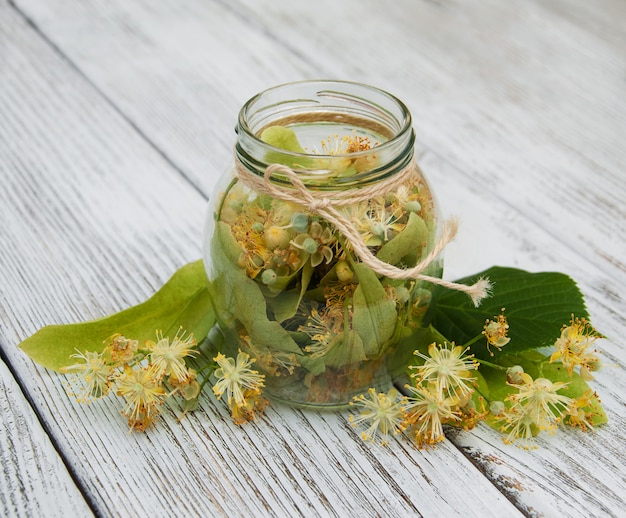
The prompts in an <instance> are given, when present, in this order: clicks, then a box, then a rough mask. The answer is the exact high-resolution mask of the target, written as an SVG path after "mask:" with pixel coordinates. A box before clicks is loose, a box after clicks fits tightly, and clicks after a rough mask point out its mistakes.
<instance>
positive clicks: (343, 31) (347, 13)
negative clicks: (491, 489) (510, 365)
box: [18, 0, 626, 516]
mask: <svg viewBox="0 0 626 518" xmlns="http://www.w3.org/2000/svg"><path fill="white" fill-rule="evenodd" d="M18 4H19V6H20V7H21V8H23V9H24V11H25V12H26V13H27V14H28V15H29V16H31V17H32V19H33V20H35V22H36V23H37V24H38V26H40V27H41V29H42V30H43V31H44V32H45V33H46V34H47V35H48V37H49V38H51V40H52V41H54V42H55V44H57V45H59V47H60V48H61V49H62V50H63V52H64V53H65V54H66V55H67V56H68V57H69V58H70V59H71V60H72V61H73V62H74V63H75V64H76V65H77V66H78V67H79V68H80V70H81V71H83V72H84V73H85V74H86V75H87V76H88V77H89V78H90V80H91V81H92V82H93V83H94V84H96V85H97V86H98V88H100V89H102V91H103V92H105V94H106V96H107V97H108V98H109V99H110V100H111V102H112V103H114V104H115V105H116V106H119V107H120V109H121V110H122V111H123V112H124V113H125V114H128V116H129V117H130V119H131V120H132V121H133V122H134V124H136V125H137V126H138V127H140V128H141V131H142V132H143V133H144V134H145V135H147V136H149V138H151V139H152V140H153V141H155V142H158V145H159V147H160V148H162V149H164V150H165V152H166V154H167V155H168V156H169V157H172V160H173V161H174V162H175V163H180V164H183V163H184V164H186V167H185V171H186V174H187V175H188V176H189V177H190V178H200V180H195V183H196V184H197V185H200V186H201V189H202V190H204V192H207V193H208V192H209V191H210V188H211V185H212V184H210V183H209V182H206V181H205V178H204V177H202V176H199V175H202V174H203V173H204V162H203V161H204V160H206V158H207V157H213V158H215V160H214V163H221V162H222V161H223V160H222V157H223V152H222V151H220V150H216V147H215V146H214V144H215V143H217V142H220V143H221V142H222V141H221V140H220V137H219V136H215V137H214V139H215V140H213V139H208V140H210V141H211V142H207V143H206V144H205V143H203V146H205V147H203V148H198V147H197V144H196V143H197V140H195V139H194V137H192V136H186V137H185V139H184V141H183V140H182V139H181V135H182V134H187V132H190V133H197V132H198V131H199V132H200V133H199V134H200V135H203V136H205V135H212V134H213V133H214V132H215V131H216V128H215V127H214V125H213V124H214V121H213V120H209V119H206V118H205V119H203V117H204V114H203V113H202V111H200V112H198V113H197V114H193V113H192V114H190V113H189V112H188V111H185V110H179V109H178V101H172V100H177V99H180V98H184V99H185V103H189V104H191V105H196V106H210V107H211V108H210V109H209V110H208V111H209V112H211V113H214V112H216V113H217V111H218V110H219V106H216V105H217V104H219V103H221V102H223V99H222V96H223V95H224V92H223V91H220V93H219V94H215V97H214V98H213V100H212V101H211V100H208V101H207V98H206V97H203V96H202V95H199V94H198V93H197V91H198V90H200V91H210V90H211V89H213V88H216V87H217V88H218V89H220V88H224V85H225V77H224V76H223V75H220V76H219V77H215V76H214V75H211V74H209V73H208V70H210V69H211V67H215V68H216V70H219V71H220V73H224V72H225V71H226V72H227V73H228V74H231V75H230V78H231V79H230V84H228V87H227V91H228V92H229V97H230V98H229V99H228V102H229V103H230V104H229V109H232V108H233V105H235V104H237V103H236V102H234V101H233V99H234V98H239V104H240V103H241V102H243V100H245V97H246V96H247V95H249V93H251V92H250V91H249V92H248V93H246V90H247V89H248V90H259V89H261V88H263V87H265V86H267V85H266V82H267V81H272V82H274V83H278V82H281V81H284V80H288V79H299V78H302V77H307V76H308V77H311V76H313V77H314V76H333V77H340V78H347V79H353V80H359V81H364V82H368V83H372V84H377V85H380V86H382V87H385V88H387V89H388V90H390V91H392V92H394V93H396V94H398V95H399V96H400V97H401V98H402V99H403V100H405V101H406V102H407V103H408V105H409V107H410V108H411V111H412V112H413V114H414V117H415V127H416V131H417V133H418V139H419V143H418V152H419V153H420V155H421V159H420V163H421V164H422V165H423V167H424V169H425V171H426V174H427V177H428V178H429V179H430V180H431V183H432V184H433V186H434V188H435V192H436V193H437V194H438V198H439V200H440V202H441V205H442V207H443V209H444V212H445V213H457V214H459V215H460V216H461V219H462V221H463V222H464V224H463V227H462V232H461V235H460V236H459V238H458V239H457V241H456V242H455V243H454V244H453V245H451V247H450V249H449V250H448V251H447V253H446V256H447V270H448V272H449V275H450V277H455V276H457V275H464V274H468V273H472V272H473V271H477V270H480V269H483V268H485V267H487V266H489V265H491V264H494V263H496V264H503V265H511V266H517V267H523V268H527V269H530V270H562V271H565V272H567V273H570V274H571V275H572V276H573V277H574V278H575V279H576V280H578V281H579V282H580V284H581V287H582V289H583V291H584V293H585V295H586V296H587V299H588V302H589V307H590V310H591V314H592V317H593V321H594V322H595V323H596V324H597V325H598V327H599V328H600V329H601V330H602V331H603V332H605V333H606V334H607V335H608V336H610V337H612V338H613V339H614V340H616V341H609V342H606V343H605V344H604V347H605V349H606V351H607V353H606V361H607V363H608V364H609V365H619V366H622V365H623V360H622V359H621V357H622V355H621V354H620V349H621V345H620V344H619V343H618V342H617V340H619V337H621V336H624V330H625V328H626V326H625V322H624V317H623V315H624V314H625V313H624V309H626V308H625V307H624V299H623V295H622V293H623V288H624V285H625V279H626V277H625V276H624V273H625V269H624V257H626V248H625V247H624V243H625V239H624V236H625V234H626V229H625V227H624V221H625V219H624V211H623V208H622V204H621V200H622V199H623V198H624V194H625V190H626V183H625V182H624V176H623V171H622V167H623V164H624V163H625V160H626V155H625V153H626V151H625V148H624V147H623V145H622V143H621V137H620V135H624V134H626V126H625V125H626V116H625V115H626V113H625V112H626V104H625V99H626V97H625V96H624V93H625V86H624V81H623V77H624V71H625V64H624V54H623V52H622V47H621V46H620V45H619V42H620V41H621V40H620V36H621V33H620V27H621V26H620V25H619V23H618V22H616V20H620V19H622V18H623V16H622V15H623V10H624V6H623V3H621V2H610V1H607V2H603V4H602V6H599V7H593V8H591V7H590V6H589V4H587V3H583V2H568V3H564V2H558V1H552V2H549V3H547V4H544V3H543V2H521V1H514V2H507V3H506V4H502V3H498V2H445V3H444V2H430V3H429V2H409V1H404V2H403V1H399V2H394V3H393V4H384V5H383V4H373V5H368V7H367V9H365V8H363V6H362V3H357V2H341V3H339V4H337V3H331V2H330V1H328V2H316V3H315V4H310V3H309V4H307V3H295V4H290V5H289V6H286V5H285V4H283V3H280V2H241V1H240V2H234V3H228V4H226V3H220V2H214V3H206V2H203V3H199V2H191V1H190V2H186V3H185V4H184V8H180V9H174V8H173V7H172V5H170V4H168V3H167V2H163V3H161V4H160V5H159V7H158V8H156V9H157V10H156V11H153V10H152V11H151V14H148V13H146V12H145V9H144V6H142V5H141V4H139V3H133V4H132V5H129V4H128V3H124V4H121V3H119V4H112V5H111V6H110V7H108V8H107V9H106V10H105V9H103V8H102V6H100V5H96V4H94V5H92V6H89V4H86V3H84V2H81V3H80V4H79V3H77V2H72V1H69V0H68V1H64V2H59V3H53V4H49V3H48V4H43V3H41V2H35V1H28V0H21V1H20V2H18ZM58 5H61V6H62V7H63V9H64V10H65V11H66V12H71V13H73V15H74V16H72V17H70V18H69V19H68V18H61V17H59V16H56V15H55V8H54V7H53V6H58ZM177 5H179V4H177ZM166 15H167V18H168V20H169V23H170V25H169V26H168V27H169V31H171V33H179V32H183V31H184V32H185V34H186V37H185V38H184V39H183V40H182V41H181V42H179V41H178V39H177V38H173V37H172V36H171V33H170V32H169V31H166V33H164V31H163V28H162V26H161V25H159V24H156V23H155V22H154V19H155V17H156V18H157V19H159V18H161V17H165V16H166ZM151 17H152V18H151ZM94 18H95V19H97V20H99V21H100V22H99V23H98V24H95V23H94V21H93V20H94ZM70 19H71V21H69V20H70ZM215 19H219V20H220V27H219V28H218V29H216V30H215V31H212V30H206V27H207V25H209V24H211V23H212V22H211V21H212V20H215ZM102 20H104V21H102ZM120 20H124V23H121V22H120ZM222 24H223V25H222ZM76 27H78V28H79V29H78V30H77V29H76ZM124 27H132V30H124ZM224 27H228V32H229V33H230V34H231V39H230V40H228V45H223V44H222V43H221V38H223V37H224V31H225V30H226V29H224ZM86 31H87V32H90V33H92V32H93V33H95V34H97V38H96V40H97V41H98V42H99V44H100V45H103V44H104V43H103V42H106V44H107V45H108V46H107V49H108V51H107V53H106V54H103V53H102V52H101V51H100V50H99V49H98V48H96V49H90V48H85V46H84V45H81V44H80V41H81V37H82V34H83V33H84V32H86ZM235 34H236V35H238V36H241V37H234V38H233V36H232V35H235ZM244 34H245V35H246V38H252V39H251V40H248V39H246V38H243V36H242V35H244ZM140 35H142V36H143V38H141V37H140ZM191 39H193V40H194V41H196V44H198V45H200V46H201V47H202V48H206V49H211V52H206V53H203V52H196V53H191V54H193V57H190V56H189V54H190V52H189V49H190V47H189V40H191ZM247 41H251V42H253V43H252V44H250V45H247V44H246V42H247ZM146 47H147V48H149V52H150V55H151V56H157V57H158V58H155V59H158V64H151V66H150V67H149V69H148V70H146V68H145V65H142V63H144V59H143V54H142V52H141V51H142V50H143V51H146V50H145V49H146ZM128 49H132V50H130V51H129V50H128ZM233 59H234V60H235V61H236V62H237V63H239V62H242V61H243V62H245V63H246V64H247V66H249V67H251V68H246V70H240V69H237V70H236V71H235V70H230V71H229V70H228V69H225V68H224V67H223V65H219V64H216V61H222V62H223V63H230V62H232V60H233ZM109 60H110V61H112V62H114V63H117V65H116V67H114V68H113V69H112V70H111V69H110V68H107V67H103V64H105V63H108V61H109ZM255 61H256V62H255ZM191 62H193V64H194V66H193V67H189V66H188V65H189V63H191ZM119 63H127V64H126V65H120V64H119ZM130 63H132V64H133V65H135V64H136V65H137V66H133V65H131V64H130ZM277 64H278V66H277ZM142 66H143V67H144V68H142ZM181 68H183V69H187V72H186V73H187V74H188V73H191V72H190V71H192V72H193V73H195V72H197V71H202V72H201V73H200V77H198V76H194V80H193V81H191V80H189V81H188V80H185V81H184V82H182V83H181V82H180V81H179V74H175V75H167V74H166V73H165V72H164V70H172V69H175V70H177V71H180V69H181ZM181 74H183V75H182V76H181V77H185V72H181ZM155 75H156V76H158V77H157V79H156V80H155ZM129 76H130V77H129ZM131 78H132V79H131ZM197 81H198V82H199V84H200V85H203V88H199V86H198V83H197ZM138 84H141V85H142V88H141V89H138V88H137V85H138ZM157 85H158V86H157ZM205 89H206V90H205ZM146 99H150V101H149V102H147V101H146ZM190 99H196V101H194V102H192V101H190ZM207 102H208V103H209V104H206V103H207ZM185 105H187V104H185ZM156 107H158V108H156ZM157 109H158V110H160V111H161V112H167V116H163V114H158V113H156V110H157ZM189 117H191V120H192V122H189ZM163 121H165V126H167V127H164V124H163ZM181 132H182V133H181ZM212 132H213V133H212ZM170 136H171V138H170ZM226 140H228V138H226ZM220 145H221V144H220ZM207 146H213V147H210V149H209V147H207ZM213 151H216V153H213ZM224 160H226V159H224ZM213 167H215V166H213ZM622 372H623V371H622V370H621V367H617V368H610V367H609V368H607V369H606V370H605V371H604V372H603V373H601V374H600V375H598V380H597V383H596V384H594V387H597V390H598V391H599V392H600V393H601V394H602V395H603V399H604V402H605V404H606V406H607V408H608V410H609V414H610V419H611V422H610V424H609V425H608V426H606V427H604V428H602V429H601V430H599V431H598V434H597V435H596V434H593V435H588V436H583V437H580V438H579V437H578V435H577V434H576V433H575V432H571V433H569V434H568V435H567V437H568V439H567V440H565V444H567V445H568V446H567V447H562V448H561V450H560V451H559V452H560V454H562V455H566V461H564V462H563V463H556V462H554V457H553V455H552V453H551V451H552V450H551V448H552V446H551V445H552V444H553V442H552V441H547V442H545V443H543V442H542V446H544V447H543V448H541V449H540V450H538V451H536V452H529V453H527V452H523V453H522V454H520V452H518V451H517V450H516V449H514V448H503V447H502V443H501V441H500V439H499V438H498V437H497V436H496V435H495V434H492V433H491V432H489V431H488V430H482V429H481V430H478V431H476V432H475V433H473V434H461V435H455V436H454V438H453V440H454V442H455V444H458V445H459V447H460V448H462V449H463V451H465V452H467V454H468V455H469V456H470V458H472V459H473V461H474V462H475V463H476V464H477V465H479V466H480V467H481V469H483V470H484V471H485V473H486V475H487V476H488V477H489V478H490V479H491V480H492V481H493V482H494V483H495V484H496V485H497V486H498V487H499V488H500V489H501V490H502V491H503V492H504V493H506V494H507V495H508V497H509V498H511V499H512V500H513V501H514V502H515V503H516V505H518V506H519V507H520V508H521V509H522V510H523V511H524V512H525V513H528V514H541V513H544V514H546V515H551V514H560V515H562V514H565V515H573V516H576V515H577V514H578V513H579V512H581V510H584V511H585V512H586V513H587V514H590V515H595V514H609V515H610V514H613V515H619V513H620V511H621V509H622V508H623V505H624V501H623V495H624V472H625V471H626V470H625V465H624V456H623V454H621V455H620V453H619V451H620V448H622V446H623V443H624V441H623V439H622V438H621V432H620V430H621V429H622V426H623V418H622V417H621V416H622V414H623V406H624V399H623V392H620V390H619V389H620V388H621V387H622V386H623V377H622ZM555 441H556V442H557V443H558V444H562V443H559V442H558V441H559V438H557V439H555ZM477 445H480V446H477ZM487 445H488V446H487ZM574 446H576V448H584V449H585V451H593V452H595V453H594V454H593V457H594V458H595V459H596V463H595V464H593V468H590V464H588V462H587V459H586V458H585V457H584V456H580V455H579V454H578V450H577V449H576V448H574ZM555 448H557V449H558V448H559V446H556V447H555ZM568 448H569V449H568ZM485 459H487V461H488V462H487V461H485ZM564 465H565V466H566V467H567V469H565V468H564V467H563V466H564ZM573 478H576V479H577V480H575V482H576V483H572V480H573Z"/></svg>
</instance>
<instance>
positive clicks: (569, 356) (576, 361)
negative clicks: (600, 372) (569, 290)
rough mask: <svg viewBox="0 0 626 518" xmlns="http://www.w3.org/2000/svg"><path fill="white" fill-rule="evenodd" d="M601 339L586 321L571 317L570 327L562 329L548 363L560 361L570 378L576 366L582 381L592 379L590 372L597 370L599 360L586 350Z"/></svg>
mask: <svg viewBox="0 0 626 518" xmlns="http://www.w3.org/2000/svg"><path fill="white" fill-rule="evenodd" d="M601 337H602V335H600V333H598V332H597V331H596V330H595V329H594V328H593V327H592V326H591V324H590V323H589V322H588V321H587V319H585V318H574V316H572V321H571V323H570V325H569V326H564V327H563V329H562V331H561V336H560V337H559V338H558V339H557V340H556V342H555V344H554V348H555V349H556V351H555V352H554V353H553V354H552V356H550V362H554V361H557V360H560V361H561V363H562V364H563V366H564V367H565V368H566V369H567V372H568V373H569V375H570V376H571V375H572V372H573V371H574V368H575V367H576V366H578V367H580V375H581V376H582V377H583V379H587V380H589V379H593V376H592V375H591V371H593V370H596V369H597V366H598V363H599V362H600V359H599V358H598V356H597V355H595V354H594V352H595V351H592V352H587V349H588V348H589V347H591V346H592V345H593V343H594V342H595V341H596V340H597V339H598V338H601Z"/></svg>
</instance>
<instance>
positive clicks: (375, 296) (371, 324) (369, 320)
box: [352, 263, 398, 358]
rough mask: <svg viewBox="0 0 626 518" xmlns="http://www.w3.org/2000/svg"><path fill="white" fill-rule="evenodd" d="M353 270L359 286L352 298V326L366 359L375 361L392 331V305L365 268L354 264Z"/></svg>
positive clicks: (396, 320) (393, 327)
mask: <svg viewBox="0 0 626 518" xmlns="http://www.w3.org/2000/svg"><path fill="white" fill-rule="evenodd" d="M353 268H354V271H355V273H356V274H357V277H358V278H359V284H358V286H357V288H356V290H354V296H353V298H352V304H353V307H354V313H353V315H352V327H353V329H354V330H355V331H356V332H357V333H358V334H359V336H360V337H361V340H362V341H363V347H364V350H365V353H366V354H367V357H368V358H376V357H377V356H378V354H379V352H380V350H381V348H382V347H383V345H384V344H385V343H386V342H388V341H389V339H390V338H391V337H392V336H393V334H394V331H395V329H396V324H397V323H398V314H397V312H396V304H395V302H394V301H393V300H390V299H389V298H388V297H387V292H386V291H385V288H383V287H382V285H381V284H380V281H379V280H378V278H377V277H376V274H375V273H374V272H373V271H372V270H371V269H370V268H369V267H368V266H365V265H364V264H361V263H354V264H353Z"/></svg>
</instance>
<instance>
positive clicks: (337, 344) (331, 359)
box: [323, 331, 367, 368]
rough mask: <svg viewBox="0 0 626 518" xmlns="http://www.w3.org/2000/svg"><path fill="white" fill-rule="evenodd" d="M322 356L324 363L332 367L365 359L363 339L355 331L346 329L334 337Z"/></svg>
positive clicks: (339, 366)
mask: <svg viewBox="0 0 626 518" xmlns="http://www.w3.org/2000/svg"><path fill="white" fill-rule="evenodd" d="M323 358H324V364H325V365H326V366H327V367H332V368H341V367H345V366H346V365H352V364H355V363H359V362H362V361H363V360H366V359H367V357H366V356H365V350H364V349H363V340H361V337H360V336H359V335H358V334H357V333H356V332H355V331H346V332H345V333H343V335H341V336H337V337H335V340H334V341H333V344H332V345H331V347H330V348H329V349H328V352H327V353H326V354H325V355H324V357H323Z"/></svg>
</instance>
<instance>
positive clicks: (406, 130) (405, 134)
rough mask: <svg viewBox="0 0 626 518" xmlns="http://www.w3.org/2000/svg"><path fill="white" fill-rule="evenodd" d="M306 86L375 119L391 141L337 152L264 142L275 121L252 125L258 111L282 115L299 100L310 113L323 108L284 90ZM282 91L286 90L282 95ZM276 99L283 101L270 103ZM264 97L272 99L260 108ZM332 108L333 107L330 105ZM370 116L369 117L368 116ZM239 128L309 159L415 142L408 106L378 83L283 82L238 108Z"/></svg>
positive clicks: (356, 154) (284, 152) (257, 141)
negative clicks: (361, 148)
mask: <svg viewBox="0 0 626 518" xmlns="http://www.w3.org/2000/svg"><path fill="white" fill-rule="evenodd" d="M307 88H310V89H311V91H312V94H309V96H310V95H315V96H316V97H317V98H319V99H323V100H329V101H330V100H334V101H335V102H339V103H344V105H345V106H344V108H345V107H350V108H351V109H354V110H356V111H358V113H359V115H361V118H362V119H363V120H364V121H367V120H375V121H376V123H377V124H378V125H379V127H380V128H382V129H384V131H385V132H386V133H387V135H388V140H386V141H384V142H382V143H377V144H376V145H375V146H373V147H372V148H370V149H366V150H360V151H353V152H346V153H336V154H335V153H333V154H330V153H329V154H325V153H307V152H305V153H302V152H297V151H291V150H285V149H281V148H278V147H276V146H273V145H271V144H268V143H267V142H265V141H263V140H262V139H261V138H260V133H261V131H262V130H263V129H264V128H266V127H268V126H271V125H272V124H264V125H260V127H258V128H255V127H253V124H252V123H251V120H252V118H253V117H254V116H255V115H258V113H259V111H261V110H266V111H268V112H269V113H268V114H267V115H268V118H269V115H276V114H280V113H281V108H282V111H286V110H288V109H289V108H291V107H295V106H296V105H297V103H302V104H303V105H305V106H308V107H309V108H310V110H308V112H318V111H320V108H323V106H324V105H323V104H322V103H321V100H318V99H311V98H306V97H303V96H297V97H296V96H293V98H291V97H289V96H288V95H284V93H283V92H289V91H292V90H294V91H297V90H300V89H307ZM353 92H354V93H353ZM281 93H283V94H282V97H281ZM357 93H360V94H361V95H356V94H357ZM368 94H369V95H368ZM273 98H274V99H280V100H275V102H271V100H272V99H273ZM264 99H265V100H266V101H269V103H268V104H267V105H265V106H263V105H261V106H260V107H258V104H259V103H262V101H263V100H264ZM383 102H386V103H388V105H389V106H388V107H385V106H383V105H382V103H383ZM329 107H332V106H331V105H330V104H329ZM314 108H316V110H314ZM392 109H394V110H395V113H393V112H392V111H391V110H392ZM301 112H302V113H307V108H306V107H305V108H303V109H302V110H301ZM367 115H369V116H370V117H367ZM271 120H272V121H273V122H278V121H280V120H281V118H280V117H275V118H274V119H271ZM236 131H237V133H238V134H240V135H241V133H240V132H243V133H244V134H245V135H246V137H247V138H250V139H252V141H253V142H255V144H257V145H259V146H262V147H263V148H266V149H268V150H271V151H277V152H279V153H281V154H282V155H284V156H290V157H293V158H294V159H298V158H305V157H307V158H310V157H311V156H315V157H318V158H322V159H324V158H334V159H338V158H342V157H348V156H349V157H351V158H358V157H359V156H367V155H369V154H371V153H373V152H376V153H382V152H385V151H386V150H388V149H393V148H394V147H397V146H398V144H399V143H401V142H403V141H404V140H408V141H409V142H412V140H413V139H412V137H413V133H412V132H413V129H412V118H411V113H410V111H409V109H408V108H407V106H406V105H405V104H404V103H403V102H402V101H401V100H400V99H399V98H398V97H396V96H395V95H393V94H391V93H389V92H387V91H386V90H383V89H381V88H378V87H375V86H371V85H367V84H364V83H359V82H355V81H345V80H335V79H313V80H302V81H293V82H288V83H282V84H279V85H276V86H273V87H270V88H268V89H265V90H263V91H261V92H259V93H257V94H256V95H254V96H253V97H251V98H250V99H248V101H246V103H245V104H244V105H243V106H242V108H241V110H240V111H239V116H238V124H237V128H236ZM402 147H404V146H402Z"/></svg>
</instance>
